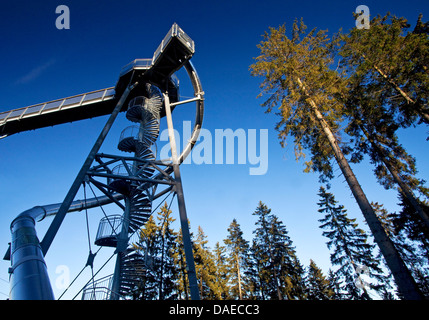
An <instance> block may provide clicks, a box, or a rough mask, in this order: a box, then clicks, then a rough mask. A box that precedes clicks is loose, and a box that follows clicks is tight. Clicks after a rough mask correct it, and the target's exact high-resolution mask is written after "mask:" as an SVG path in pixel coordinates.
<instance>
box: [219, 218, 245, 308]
mask: <svg viewBox="0 0 429 320" xmlns="http://www.w3.org/2000/svg"><path fill="white" fill-rule="evenodd" d="M228 233H229V234H228V237H227V238H226V239H225V240H224V243H225V244H226V246H227V248H228V252H229V259H228V260H229V264H230V266H231V272H230V281H231V283H232V286H231V298H232V299H240V300H242V299H243V297H244V295H243V280H242V274H243V268H244V265H245V261H246V259H247V256H248V250H249V243H248V241H247V240H245V239H244V238H243V232H242V231H241V228H240V225H239V224H238V222H237V220H236V219H233V220H232V222H231V224H230V226H229V228H228Z"/></svg>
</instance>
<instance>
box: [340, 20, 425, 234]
mask: <svg viewBox="0 0 429 320" xmlns="http://www.w3.org/2000/svg"><path fill="white" fill-rule="evenodd" d="M407 26H408V27H409V25H408V24H407V21H406V20H405V19H404V18H396V17H391V16H390V15H389V14H387V15H386V16H384V17H382V18H381V17H379V16H378V17H375V18H374V19H373V20H372V22H371V28H370V29H369V30H359V29H352V30H351V31H350V32H349V33H348V34H342V35H340V38H341V39H342V45H341V47H340V49H339V54H340V56H341V61H342V63H341V65H342V68H343V69H344V70H345V74H347V75H349V76H348V79H347V88H348V90H347V91H346V92H345V93H344V94H343V95H342V98H343V101H344V103H345V105H346V111H347V112H346V114H347V117H348V118H349V120H350V122H349V123H348V126H347V127H346V130H345V132H347V133H348V134H349V135H351V137H352V140H351V142H352V143H353V144H354V146H353V147H351V149H353V154H352V159H353V160H354V162H358V161H360V160H361V159H362V158H363V155H364V154H368V155H369V156H370V159H371V162H372V163H373V164H374V165H375V170H374V172H375V175H376V177H377V179H378V181H379V182H380V183H381V184H382V185H383V186H384V187H385V188H393V187H396V188H398V190H399V191H400V192H401V193H402V194H403V195H404V196H405V197H407V198H408V200H409V201H410V203H411V204H412V205H413V206H414V207H415V209H416V210H417V212H418V214H419V215H420V217H421V219H422V220H423V221H424V222H425V224H426V226H427V228H428V230H429V218H428V216H427V215H426V214H425V212H424V210H423V209H422V208H421V206H419V200H418V195H416V194H415V192H418V193H420V195H421V196H423V197H424V198H428V197H429V189H428V188H427V187H425V186H424V181H423V180H421V179H418V178H417V177H416V174H417V168H416V164H415V159H414V158H413V157H412V156H411V155H409V154H408V153H407V152H406V150H405V149H404V148H403V146H402V145H401V144H400V143H399V140H398V137H397V134H396V131H397V129H398V128H400V127H403V126H405V127H407V126H409V125H410V124H412V123H413V122H414V119H415V116H416V115H417V114H418V110H419V109H418V108H417V106H416V104H419V105H421V103H423V102H422V101H423V100H425V101H426V102H424V103H423V104H426V107H425V109H427V111H426V112H424V113H423V114H426V117H427V119H428V120H429V108H428V107H427V93H429V91H427V90H426V89H424V88H423V87H424V86H427V82H428V81H429V77H428V75H427V72H426V71H425V70H423V69H422V68H421V62H422V60H421V59H423V61H424V58H423V57H420V58H419V59H415V58H413V56H415V55H416V54H417V52H420V53H419V55H422V54H423V55H426V59H429V50H427V45H428V44H429V42H427V41H424V39H423V38H425V37H426V36H424V35H415V34H413V33H411V34H410V33H409V34H407V35H405V34H404V33H405V30H406V28H407ZM423 52H425V53H423ZM417 65H420V67H418V66H417ZM405 66H408V67H405ZM407 68H408V69H409V70H408V71H406V69H407ZM381 69H383V70H384V71H382V70H381ZM410 70H414V72H412V73H410ZM417 70H420V71H417ZM416 73H417V74H418V75H417V78H419V80H418V82H419V83H418V84H417V83H416V81H417V80H416V79H417V78H416ZM405 74H406V75H405ZM400 79H402V80H400ZM412 79H414V80H412ZM403 81H405V82H404V85H402V84H401V82H403ZM413 81H414V83H415V84H416V85H412V86H411V87H410V86H409V84H410V83H412V82H413ZM425 81H426V82H425ZM428 88H429V87H428ZM392 90H393V91H397V92H396V93H397V94H395V92H393V93H392ZM404 90H405V91H408V92H409V93H405V91H404ZM422 90H423V91H422ZM425 91H426V93H424V92H425ZM410 92H411V93H412V94H410ZM411 96H413V97H414V96H420V98H423V100H422V99H420V102H419V103H417V102H415V101H414V100H413V99H414V98H413V99H411V98H410V97H411ZM411 105H412V106H411ZM405 109H406V110H408V111H406V112H405ZM398 110H402V111H404V112H401V113H399V112H398ZM411 111H412V112H414V113H412V114H410V112H411ZM423 114H420V116H422V115H423ZM423 119H424V118H423ZM428 124H429V122H428Z"/></svg>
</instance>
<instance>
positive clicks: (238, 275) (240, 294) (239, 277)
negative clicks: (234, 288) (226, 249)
mask: <svg viewBox="0 0 429 320" xmlns="http://www.w3.org/2000/svg"><path fill="white" fill-rule="evenodd" d="M236 263H237V278H238V296H239V298H240V300H243V295H242V293H241V275H240V262H239V258H238V254H237V255H236Z"/></svg>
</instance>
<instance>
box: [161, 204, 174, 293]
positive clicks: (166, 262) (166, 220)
mask: <svg viewBox="0 0 429 320" xmlns="http://www.w3.org/2000/svg"><path fill="white" fill-rule="evenodd" d="M171 213H172V211H171V210H170V209H169V208H168V205H167V203H165V204H164V205H163V206H162V207H161V208H160V211H159V212H158V215H157V219H158V230H157V231H158V236H157V239H158V241H159V243H158V245H159V251H160V252H159V254H158V255H159V259H158V266H157V269H158V270H157V271H158V272H157V275H158V276H157V277H158V283H159V284H158V292H159V293H158V297H159V300H167V299H176V298H177V297H176V295H177V292H176V290H175V289H176V282H177V278H178V268H177V265H176V264H175V261H174V253H175V249H176V248H175V243H176V238H177V232H175V231H174V230H173V229H172V228H171V224H172V223H173V222H174V221H175V219H174V218H172V217H171Z"/></svg>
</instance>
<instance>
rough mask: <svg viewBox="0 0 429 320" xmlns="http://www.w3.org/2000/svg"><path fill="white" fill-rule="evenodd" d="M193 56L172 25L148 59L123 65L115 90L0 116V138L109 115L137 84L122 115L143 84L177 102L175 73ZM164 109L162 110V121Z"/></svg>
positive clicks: (187, 39)
mask: <svg viewBox="0 0 429 320" xmlns="http://www.w3.org/2000/svg"><path fill="white" fill-rule="evenodd" d="M194 53H195V44H194V41H193V40H192V39H191V38H190V37H189V36H188V35H187V34H186V33H185V32H184V31H183V30H182V29H181V28H180V27H179V26H178V25H177V24H176V23H175V24H173V26H172V27H171V28H170V30H169V31H168V33H167V35H166V36H165V37H164V39H163V40H162V42H161V44H160V45H159V46H158V48H157V49H156V51H155V52H154V54H153V57H152V58H151V59H136V60H134V61H132V62H130V63H129V64H127V65H125V66H124V67H123V68H122V70H121V71H120V74H119V79H118V81H117V83H116V85H115V86H114V87H110V88H106V89H101V90H97V91H92V92H87V93H83V94H79V95H75V96H71V97H67V98H62V99H57V100H53V101H49V102H45V103H40V104H36V105H31V106H28V107H24V108H19V109H14V110H10V111H6V112H0V138H4V137H7V136H9V135H12V134H15V133H19V132H23V131H28V130H35V129H39V128H44V127H48V126H54V125H58V124H62V123H67V122H73V121H78V120H83V119H89V118H94V117H98V116H103V115H108V114H110V113H112V111H113V109H114V108H115V106H116V104H117V102H118V101H119V99H120V97H121V95H122V93H123V92H124V90H125V89H126V87H127V86H128V84H130V83H134V82H135V81H138V82H139V86H137V88H135V89H134V90H132V91H131V94H130V95H129V96H128V98H127V100H126V101H125V103H124V107H123V109H122V110H121V112H123V111H126V109H127V107H126V106H127V105H128V102H129V101H130V100H131V99H133V98H134V97H136V96H139V95H145V94H146V92H145V86H144V84H145V83H151V84H153V85H155V86H156V87H158V88H160V89H161V90H167V89H168V94H169V98H170V101H171V102H177V101H179V81H178V79H177V77H175V75H174V73H175V72H176V71H177V70H179V69H180V68H181V67H182V66H183V65H184V64H185V63H186V62H187V61H188V60H189V59H191V57H192V56H193V54H194ZM163 116H165V108H164V107H162V109H161V117H163Z"/></svg>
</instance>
